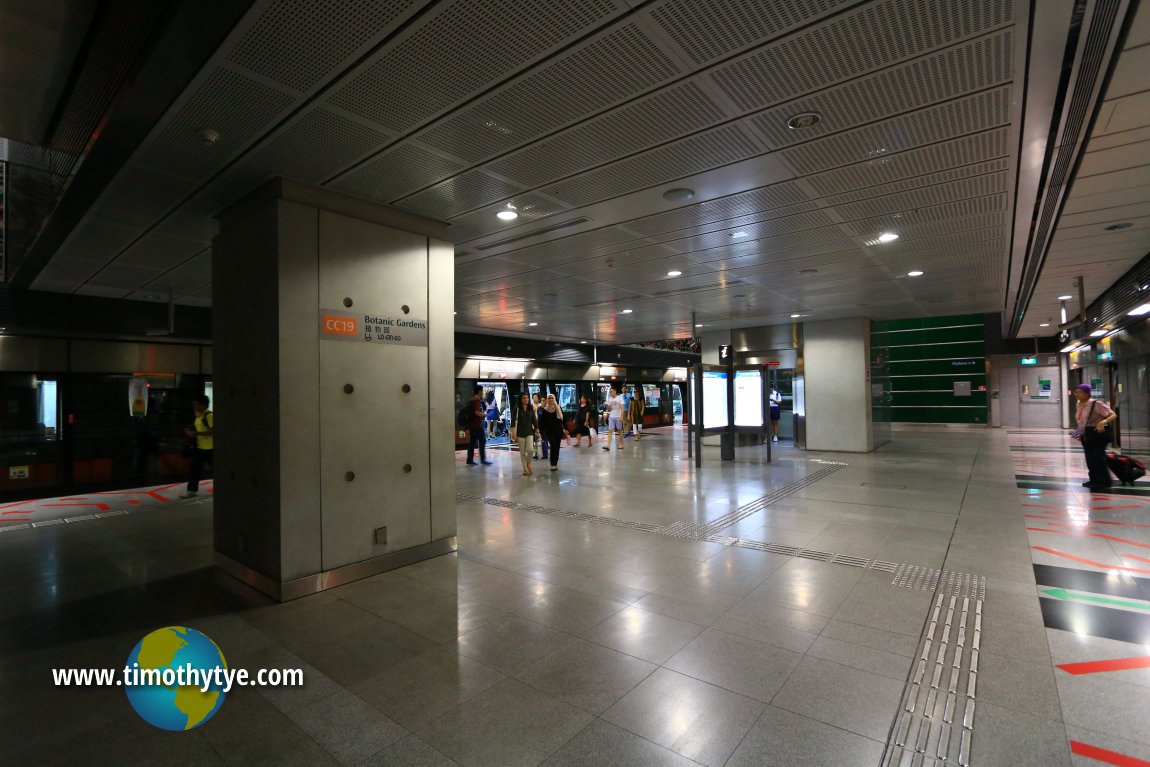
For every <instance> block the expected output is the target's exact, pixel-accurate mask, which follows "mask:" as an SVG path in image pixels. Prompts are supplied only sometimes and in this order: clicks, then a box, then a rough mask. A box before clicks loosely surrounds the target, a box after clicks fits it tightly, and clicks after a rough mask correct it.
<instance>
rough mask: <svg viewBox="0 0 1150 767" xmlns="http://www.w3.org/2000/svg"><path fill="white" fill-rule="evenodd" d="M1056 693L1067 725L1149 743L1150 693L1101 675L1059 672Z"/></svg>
mask: <svg viewBox="0 0 1150 767" xmlns="http://www.w3.org/2000/svg"><path fill="white" fill-rule="evenodd" d="M1057 680H1058V696H1059V698H1060V699H1061V701H1062V714H1063V717H1064V719H1065V720H1066V723H1067V724H1073V725H1075V726H1078V727H1085V728H1086V729H1088V730H1094V731H1096V732H1104V733H1107V734H1110V735H1115V736H1117V737H1119V738H1124V739H1126V740H1131V741H1134V742H1136V743H1144V744H1147V745H1150V730H1148V729H1147V727H1146V723H1147V722H1148V721H1150V694H1147V690H1146V688H1145V687H1140V686H1137V685H1131V684H1126V683H1124V682H1119V681H1116V680H1113V679H1107V678H1105V677H1104V675H1101V674H1089V675H1079V676H1070V675H1068V674H1062V673H1060V674H1059V676H1058V677H1057Z"/></svg>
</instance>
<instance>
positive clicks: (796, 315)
mask: <svg viewBox="0 0 1150 767" xmlns="http://www.w3.org/2000/svg"><path fill="white" fill-rule="evenodd" d="M802 316H803V315H801V314H792V315H791V319H792V320H793V319H794V318H795V317H802Z"/></svg>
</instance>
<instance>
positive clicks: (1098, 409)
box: [1072, 384, 1118, 490]
mask: <svg viewBox="0 0 1150 767" xmlns="http://www.w3.org/2000/svg"><path fill="white" fill-rule="evenodd" d="M1090 396H1091V389H1090V384H1079V385H1078V386H1075V387H1074V399H1076V400H1078V409H1077V411H1076V412H1075V417H1076V420H1077V421H1078V428H1077V429H1076V430H1075V431H1074V432H1073V433H1072V436H1073V437H1075V438H1076V439H1077V440H1079V441H1080V442H1081V443H1082V452H1083V453H1084V454H1085V457H1086V469H1087V471H1088V472H1089V474H1090V478H1089V479H1087V480H1086V481H1085V482H1083V483H1082V486H1083V487H1088V488H1090V489H1091V490H1107V489H1109V488H1110V484H1111V483H1110V466H1109V465H1108V464H1107V462H1106V445H1107V444H1109V443H1110V442H1111V441H1112V440H1113V438H1114V437H1113V434H1114V433H1113V431H1112V430H1111V429H1110V424H1112V423H1114V422H1115V421H1117V420H1118V414H1117V413H1115V412H1114V411H1113V410H1112V409H1111V408H1110V406H1109V405H1107V404H1106V403H1105V402H1103V401H1102V400H1096V399H1091V398H1090Z"/></svg>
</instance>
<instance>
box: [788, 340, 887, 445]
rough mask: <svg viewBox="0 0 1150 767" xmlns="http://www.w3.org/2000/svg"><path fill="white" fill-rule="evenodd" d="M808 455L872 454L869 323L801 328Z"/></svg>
mask: <svg viewBox="0 0 1150 767" xmlns="http://www.w3.org/2000/svg"><path fill="white" fill-rule="evenodd" d="M803 369H804V376H805V385H806V433H807V444H806V446H807V449H808V450H842V451H846V452H854V453H866V452H870V451H871V450H874V448H875V444H874V431H873V425H872V422H871V390H870V320H868V319H857V318H855V319H846V320H825V321H822V322H804V323H803Z"/></svg>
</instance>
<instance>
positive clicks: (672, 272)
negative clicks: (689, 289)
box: [667, 269, 682, 277]
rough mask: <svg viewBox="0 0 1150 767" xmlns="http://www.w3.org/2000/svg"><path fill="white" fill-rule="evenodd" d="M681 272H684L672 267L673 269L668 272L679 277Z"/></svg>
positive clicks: (671, 275) (669, 274) (668, 274)
mask: <svg viewBox="0 0 1150 767" xmlns="http://www.w3.org/2000/svg"><path fill="white" fill-rule="evenodd" d="M680 274H682V272H680V271H679V270H678V269H672V270H671V271H669V272H667V276H668V277H678V276H679V275H680Z"/></svg>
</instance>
